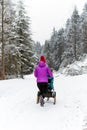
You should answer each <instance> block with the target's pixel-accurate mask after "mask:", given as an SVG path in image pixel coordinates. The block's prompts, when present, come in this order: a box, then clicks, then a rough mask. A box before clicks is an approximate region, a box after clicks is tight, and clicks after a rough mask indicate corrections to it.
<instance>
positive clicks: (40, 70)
mask: <svg viewBox="0 0 87 130" xmlns="http://www.w3.org/2000/svg"><path fill="white" fill-rule="evenodd" d="M34 75H35V77H36V78H37V82H48V77H47V75H50V77H53V75H52V73H51V71H50V68H49V67H48V66H47V65H46V64H45V63H44V62H43V61H40V62H39V64H38V65H37V67H36V68H35V71H34Z"/></svg>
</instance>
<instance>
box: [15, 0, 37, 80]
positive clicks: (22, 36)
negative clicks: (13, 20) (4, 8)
mask: <svg viewBox="0 0 87 130" xmlns="http://www.w3.org/2000/svg"><path fill="white" fill-rule="evenodd" d="M29 22H30V18H29V17H28V16H27V14H26V11H25V8H24V4H23V3H22V1H19V3H18V16H17V26H16V30H17V47H18V49H19V52H20V59H19V60H20V63H21V64H20V65H21V66H20V71H21V72H20V73H21V77H22V78H23V75H24V74H29V73H31V72H32V71H33V67H34V64H33V51H32V45H33V41H32V39H31V32H30V23H29Z"/></svg>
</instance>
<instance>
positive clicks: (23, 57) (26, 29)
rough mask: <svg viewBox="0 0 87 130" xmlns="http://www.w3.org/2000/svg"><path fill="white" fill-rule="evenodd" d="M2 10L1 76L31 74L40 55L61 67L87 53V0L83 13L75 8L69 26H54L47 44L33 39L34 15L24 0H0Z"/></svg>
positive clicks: (52, 65) (0, 19) (0, 77)
mask: <svg viewBox="0 0 87 130" xmlns="http://www.w3.org/2000/svg"><path fill="white" fill-rule="evenodd" d="M0 12H1V13H0V79H8V78H14V77H21V78H23V75H26V74H31V73H32V72H33V70H34V67H35V65H36V64H37V62H38V58H39V56H40V55H45V56H46V59H47V64H48V65H49V66H50V67H52V68H53V69H54V70H56V71H58V70H59V69H60V68H62V67H66V66H67V65H68V64H71V63H73V62H75V61H79V60H81V59H82V58H83V57H84V56H85V55H86V54H87V4H85V5H84V7H83V11H82V13H81V14H79V12H78V10H77V7H75V8H74V9H73V13H72V15H71V17H70V18H68V19H67V21H66V26H65V28H60V29H59V30H56V28H55V27H54V28H53V31H52V35H51V36H50V39H49V40H45V43H44V45H41V43H40V42H39V39H38V41H37V42H35V41H34V40H33V39H32V35H33V34H32V29H31V24H32V22H31V18H30V16H29V14H28V13H27V12H26V7H25V6H24V3H23V2H22V0H20V1H19V2H18V3H14V2H13V1H11V0H0ZM56 17H57V16H56Z"/></svg>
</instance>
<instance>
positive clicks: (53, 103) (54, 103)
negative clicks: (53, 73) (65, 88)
mask: <svg viewBox="0 0 87 130" xmlns="http://www.w3.org/2000/svg"><path fill="white" fill-rule="evenodd" d="M53 104H56V96H55V97H54V102H53Z"/></svg>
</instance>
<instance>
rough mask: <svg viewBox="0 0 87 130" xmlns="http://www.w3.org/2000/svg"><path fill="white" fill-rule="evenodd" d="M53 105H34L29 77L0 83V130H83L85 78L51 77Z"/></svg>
mask: <svg viewBox="0 0 87 130" xmlns="http://www.w3.org/2000/svg"><path fill="white" fill-rule="evenodd" d="M54 87H55V91H56V94H57V95H56V99H57V101H56V104H55V105H54V104H53V98H50V99H49V101H47V100H46V99H45V104H44V107H41V106H40V104H36V96H37V91H38V88H37V84H36V79H35V77H34V75H33V74H31V75H27V76H25V78H24V79H10V80H4V81H2V80H1V81H0V130H87V101H86V100H87V74H84V75H79V76H64V75H61V74H58V73H54Z"/></svg>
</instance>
